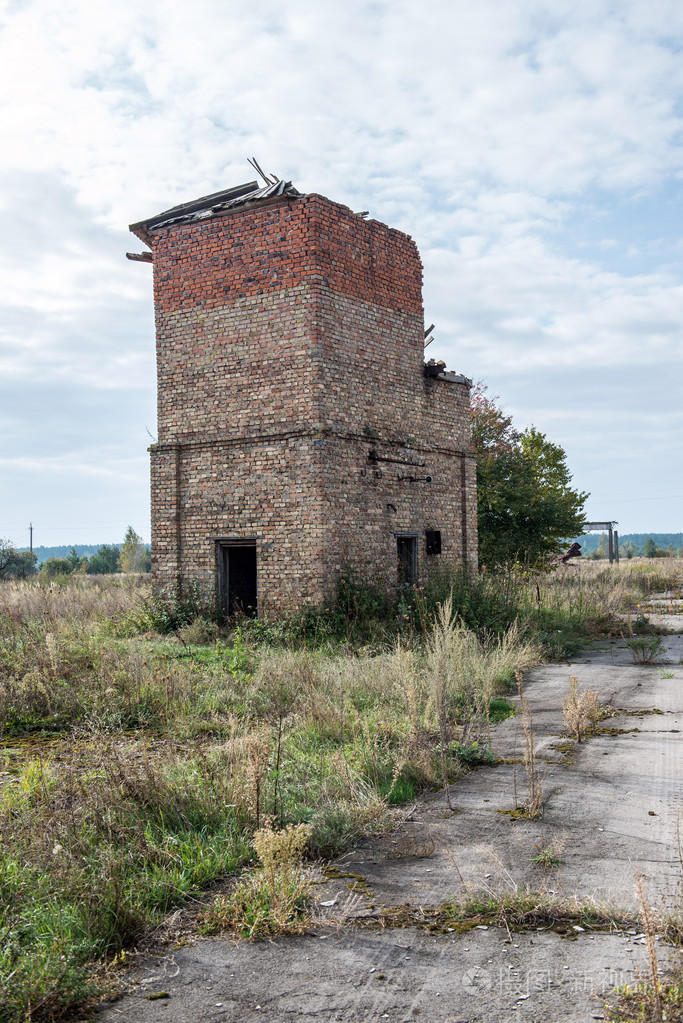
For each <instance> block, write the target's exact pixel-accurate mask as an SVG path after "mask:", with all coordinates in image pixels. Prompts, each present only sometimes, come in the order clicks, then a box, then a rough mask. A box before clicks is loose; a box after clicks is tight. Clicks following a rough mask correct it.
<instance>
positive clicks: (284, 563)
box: [132, 182, 477, 609]
mask: <svg viewBox="0 0 683 1023" xmlns="http://www.w3.org/2000/svg"><path fill="white" fill-rule="evenodd" d="M250 187H251V190H250ZM245 189H246V192H245ZM239 191H240V190H239V189H236V190H232V192H228V193H222V194H221V195H219V196H212V197H208V198H207V200H204V201H199V202H198V203H194V204H188V206H186V207H178V208H176V210H173V211H169V212H168V213H167V214H162V215H160V217H156V218H151V219H150V220H148V221H143V222H141V223H140V224H136V225H133V226H132V230H133V231H135V233H136V234H137V235H138V236H139V237H140V238H142V239H143V240H144V241H145V242H147V243H148V244H149V245H150V247H151V248H152V250H153V262H154V294H155V309H156V327H157V380H158V443H156V444H155V445H154V446H153V447H152V448H151V449H150V450H151V456H152V558H153V571H154V573H155V576H156V580H157V582H158V583H159V584H162V585H179V586H181V587H182V586H183V584H185V583H187V582H188V581H189V580H197V581H199V582H200V583H201V584H202V585H203V586H205V587H207V588H214V587H216V586H219V588H224V589H225V591H226V592H225V593H224V597H225V599H227V600H228V603H230V601H231V599H232V597H234V596H235V594H237V595H238V596H239V593H238V592H237V590H235V593H234V594H232V596H231V594H230V592H229V587H230V585H231V583H230V581H229V578H228V576H229V574H230V572H231V573H232V578H234V579H235V580H236V582H235V584H234V585H235V586H236V587H238V585H240V582H239V580H240V579H241V578H242V577H243V575H244V572H247V573H248V572H249V571H254V570H255V573H256V577H257V581H256V586H257V591H258V605H259V608H260V609H263V608H277V607H288V606H290V607H291V606H293V605H297V604H300V603H301V602H303V601H320V600H322V599H323V598H324V597H325V596H327V595H329V594H330V592H332V591H333V590H334V587H335V584H336V581H337V579H338V578H339V574H340V572H341V571H342V570H343V569H345V568H349V569H353V570H354V571H356V572H357V573H359V574H360V575H362V576H363V577H364V578H366V579H368V580H371V581H373V582H379V583H381V584H382V585H383V586H385V587H387V588H389V589H392V588H396V586H397V585H398V584H399V582H400V577H401V576H402V577H403V578H405V577H406V573H407V574H408V576H410V573H411V572H415V573H416V578H417V580H418V581H424V579H425V578H426V575H427V574H428V572H429V571H430V569H431V568H432V566H434V565H437V564H438V565H443V564H456V563H458V562H461V561H462V560H463V559H468V560H470V561H474V560H475V559H476V541H477V537H476V493H475V486H476V483H475V469H474V462H473V459H472V454H471V451H470V442H469V420H468V410H469V381H467V380H465V378H464V377H458V376H455V375H454V374H449V373H440V374H439V375H437V376H429V377H428V376H426V375H425V370H424V319H423V309H422V266H421V262H420V257H419V254H418V252H417V248H416V246H415V244H414V242H413V241H412V240H411V239H410V238H409V237H407V236H406V235H404V234H402V233H401V232H399V231H395V230H392V229H390V228H388V227H387V226H386V225H384V224H380V223H378V222H376V221H366V220H364V219H363V218H362V217H359V216H357V215H355V214H354V213H352V211H351V210H349V209H348V208H347V207H345V206H341V205H339V204H337V203H333V202H331V201H330V200H329V199H325V198H324V197H322V196H319V195H300V194H299V193H297V192H296V190H294V189H292V188H291V186H287V185H285V183H283V182H280V183H279V184H278V187H277V188H275V187H272V188H264V189H261V190H260V191H259V190H258V189H257V185H256V184H255V183H253V184H252V186H244V187H243V188H242V192H243V193H244V195H241V196H240V195H238V196H237V197H236V198H235V197H234V196H233V194H232V193H233V192H239ZM226 197H227V198H226ZM393 459H395V460H396V461H392V460H393ZM428 476H429V477H431V482H426V477H428ZM426 531H440V539H441V552H440V553H429V554H428V553H427V543H426V538H425V534H426ZM401 538H402V539H401ZM430 538H431V539H430V550H434V549H435V547H434V538H433V536H431V534H430ZM437 547H438V543H437ZM235 548H240V549H244V548H248V549H250V550H252V551H253V555H249V556H250V557H253V558H254V560H253V568H249V564H251V563H249V564H248V563H247V562H244V563H242V562H239V565H238V561H237V560H234V561H232V562H230V563H229V566H228V567H227V568H226V565H228V562H226V561H221V558H224V557H225V551H226V550H228V551H232V552H233V553H232V554H231V555H230V557H233V558H236V557H237V555H236V554H235V553H234V549H235ZM221 552H223V553H221ZM240 557H241V555H240ZM407 557H408V562H409V564H408V562H407V561H406V558H407ZM411 558H412V560H410V559H411ZM399 562H400V563H399ZM245 564H246V565H247V567H246V568H244V565H245ZM230 566H232V567H230ZM240 566H241V567H240ZM240 592H241V591H240ZM250 602H253V601H250Z"/></svg>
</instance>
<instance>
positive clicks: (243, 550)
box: [216, 543, 257, 617]
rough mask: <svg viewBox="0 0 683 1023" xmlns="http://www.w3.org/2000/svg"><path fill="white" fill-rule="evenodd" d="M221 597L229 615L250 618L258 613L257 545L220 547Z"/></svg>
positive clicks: (227, 544) (219, 574) (219, 590)
mask: <svg viewBox="0 0 683 1023" xmlns="http://www.w3.org/2000/svg"><path fill="white" fill-rule="evenodd" d="M216 553H217V555H218V593H219V597H220V601H221V605H222V607H223V609H224V611H225V613H226V614H227V615H228V617H232V615H239V614H243V615H248V616H249V617H254V616H255V615H256V612H257V594H256V544H255V543H219V544H218V550H217V552H216Z"/></svg>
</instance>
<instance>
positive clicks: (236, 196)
mask: <svg viewBox="0 0 683 1023" xmlns="http://www.w3.org/2000/svg"><path fill="white" fill-rule="evenodd" d="M300 196H301V192H299V191H297V189H296V188H294V186H293V185H292V182H291V181H275V182H273V183H272V184H268V185H264V186H263V187H262V188H259V184H258V181H247V182H246V183H245V184H244V185H236V186H235V187H234V188H226V189H224V190H223V191H222V192H213V193H212V194H211V195H205V196H203V197H202V198H201V199H195V200H194V202H186V203H181V204H180V206H173V207H172V208H171V209H170V210H166V211H165V213H158V214H157V215H156V216H155V217H148V219H147V220H139V221H138V222H137V224H131V225H130V230H131V231H132V232H133V234H135V235H137V237H138V238H140V239H141V240H142V241H143V242H145V243H146V244H147V245H150V244H151V242H152V238H153V236H154V231H155V230H157V229H158V228H160V227H168V226H169V224H188V223H191V222H192V221H197V220H206V219H208V218H209V217H216V216H219V215H220V214H221V213H225V212H227V211H228V210H231V209H234V208H235V207H237V206H253V205H256V204H258V203H265V202H266V201H268V200H272V199H278V198H288V199H290V198H291V199H295V198H298V197H300Z"/></svg>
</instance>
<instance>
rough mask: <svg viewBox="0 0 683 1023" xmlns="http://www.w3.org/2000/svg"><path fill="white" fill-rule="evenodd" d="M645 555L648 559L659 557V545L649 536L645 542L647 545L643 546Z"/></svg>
mask: <svg viewBox="0 0 683 1023" xmlns="http://www.w3.org/2000/svg"><path fill="white" fill-rule="evenodd" d="M643 554H644V555H645V557H646V558H656V557H657V544H656V543H655V542H654V540H653V539H652V537H651V536H648V538H647V540H646V541H645V545H644V546H643Z"/></svg>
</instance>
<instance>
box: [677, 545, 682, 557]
mask: <svg viewBox="0 0 683 1023" xmlns="http://www.w3.org/2000/svg"><path fill="white" fill-rule="evenodd" d="M678 557H679V558H683V547H679V548H678Z"/></svg>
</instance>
